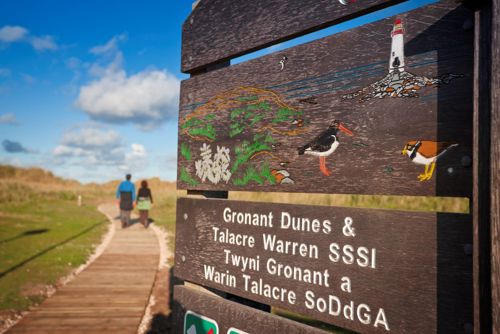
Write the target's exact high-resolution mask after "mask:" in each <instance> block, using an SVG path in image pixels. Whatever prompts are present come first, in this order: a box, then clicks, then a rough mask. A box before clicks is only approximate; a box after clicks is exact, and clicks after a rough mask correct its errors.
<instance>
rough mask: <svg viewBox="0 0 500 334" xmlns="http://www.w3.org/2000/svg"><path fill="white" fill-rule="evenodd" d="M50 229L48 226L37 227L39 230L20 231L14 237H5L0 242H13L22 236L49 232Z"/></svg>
mask: <svg viewBox="0 0 500 334" xmlns="http://www.w3.org/2000/svg"><path fill="white" fill-rule="evenodd" d="M48 231H50V230H49V229H47V228H40V229H37V230H29V231H24V232H23V233H19V234H18V235H16V236H15V237H12V238H9V239H5V240H0V244H4V243H6V242H11V241H14V240H16V239H20V238H22V237H27V236H30V235H37V234H42V233H47V232H48Z"/></svg>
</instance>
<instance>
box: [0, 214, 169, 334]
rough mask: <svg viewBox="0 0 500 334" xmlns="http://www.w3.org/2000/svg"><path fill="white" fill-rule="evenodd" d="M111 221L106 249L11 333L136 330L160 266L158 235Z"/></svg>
mask: <svg viewBox="0 0 500 334" xmlns="http://www.w3.org/2000/svg"><path fill="white" fill-rule="evenodd" d="M109 210H110V211H111V212H113V211H115V210H116V209H115V206H114V205H112V206H111V208H109ZM110 215H111V214H110ZM114 223H115V225H116V227H117V229H116V231H115V234H114V236H113V239H112V240H111V241H110V244H109V245H108V247H107V248H106V250H105V251H104V253H103V254H102V255H101V256H99V258H97V259H96V260H95V262H93V263H92V264H91V265H89V266H88V267H87V268H86V269H85V270H84V271H83V272H82V273H80V274H79V275H77V276H76V277H75V278H74V279H73V280H72V281H70V282H69V283H68V284H67V285H65V286H63V287H62V288H61V289H60V290H58V291H57V292H56V293H55V294H54V295H53V296H51V297H49V298H48V299H47V300H45V301H44V302H43V303H42V304H41V305H40V306H38V307H37V308H35V309H34V310H33V311H31V312H30V313H29V314H28V315H27V316H25V317H24V318H23V319H21V321H20V322H19V323H18V324H16V325H15V326H14V327H12V328H11V329H10V330H9V333H31V334H38V333H39V334H42V333H51V334H58V333H70V334H78V333H93V334H94V333H95V334H97V333H104V332H106V333H136V332H137V328H138V327H139V324H140V322H141V319H142V317H143V315H144V311H145V308H146V306H147V303H148V300H149V296H150V293H151V286H152V285H153V283H154V280H155V275H156V271H157V269H158V262H159V252H160V250H159V245H158V240H157V238H156V235H155V234H154V232H153V231H151V230H144V229H143V228H141V227H139V226H131V227H129V228H128V229H121V228H119V226H120V225H121V223H120V222H119V221H117V220H116V221H115V222H114ZM139 234H140V235H141V237H140V238H139V237H137V235H139ZM153 254H155V255H153Z"/></svg>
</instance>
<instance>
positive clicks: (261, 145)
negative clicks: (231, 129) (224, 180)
mask: <svg viewBox="0 0 500 334" xmlns="http://www.w3.org/2000/svg"><path fill="white" fill-rule="evenodd" d="M273 142H274V139H273V137H271V136H270V135H269V134H267V133H265V134H263V133H257V134H255V135H254V137H253V141H252V142H249V141H248V140H244V141H243V143H241V145H240V146H236V148H235V153H236V160H235V162H234V164H233V166H232V167H231V173H233V174H234V173H236V172H237V171H238V169H239V168H240V166H241V165H243V164H245V163H246V162H248V160H250V159H251V158H252V157H253V156H254V155H255V154H257V153H259V152H262V151H270V150H271V144H272V143H273Z"/></svg>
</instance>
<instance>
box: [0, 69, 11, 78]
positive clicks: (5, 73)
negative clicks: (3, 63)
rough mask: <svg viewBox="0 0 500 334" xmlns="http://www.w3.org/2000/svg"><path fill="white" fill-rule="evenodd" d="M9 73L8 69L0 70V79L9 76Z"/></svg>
mask: <svg viewBox="0 0 500 334" xmlns="http://www.w3.org/2000/svg"><path fill="white" fill-rule="evenodd" d="M10 73H11V71H10V70H9V69H8V68H0V77H4V78H5V77H8V76H10Z"/></svg>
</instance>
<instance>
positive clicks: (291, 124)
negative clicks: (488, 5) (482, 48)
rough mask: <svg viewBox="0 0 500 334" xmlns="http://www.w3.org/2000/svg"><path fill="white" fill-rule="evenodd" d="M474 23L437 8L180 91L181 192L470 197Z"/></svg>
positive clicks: (455, 10)
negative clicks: (233, 191)
mask: <svg viewBox="0 0 500 334" xmlns="http://www.w3.org/2000/svg"><path fill="white" fill-rule="evenodd" d="M208 3H210V2H207V6H208ZM245 3H247V4H249V3H248V2H245ZM333 3H335V4H336V3H337V2H336V1H332V4H333ZM360 3H361V2H360ZM249 5H250V4H249ZM195 20H196V17H195ZM471 20H473V13H472V12H471V11H469V10H468V9H465V8H463V7H460V6H458V7H457V4H456V2H455V1H454V0H450V1H440V2H438V3H436V4H433V5H429V6H426V7H424V8H421V9H417V10H414V11H411V12H409V13H406V14H403V15H399V16H397V17H392V18H389V19H385V20H381V21H378V22H376V23H372V24H368V25H364V26H362V27H359V28H356V29H352V30H349V31H346V32H343V33H340V34H336V35H332V36H328V37H325V38H323V39H320V40H317V41H314V42H311V43H307V44H304V45H299V46H295V47H293V48H290V49H287V50H284V51H281V52H277V53H273V54H271V55H268V56H264V57H261V58H258V59H254V60H251V61H248V62H244V63H241V64H238V65H235V66H230V67H227V68H223V69H220V70H217V71H213V72H209V73H206V74H202V75H198V76H195V77H192V78H190V79H188V80H185V81H183V82H182V85H181V98H180V106H181V108H180V116H179V145H178V147H179V149H178V168H177V170H178V177H177V179H178V188H179V189H194V190H241V191H275V192H312V193H352V194H392V195H430V196H431V195H442V196H464V197H465V196H470V194H471V184H472V181H471V175H472V174H471V173H472V168H471V166H472V159H471V157H472V139H471V138H472V130H471V129H472V127H471V125H472V112H471V111H472V81H473V52H472V50H473V29H472V28H470V27H471V25H472V23H471V22H472V21H471ZM468 22H469V24H468ZM212 28H213V29H215V28H214V27H211V28H210V29H212ZM211 51H212V50H211Z"/></svg>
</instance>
